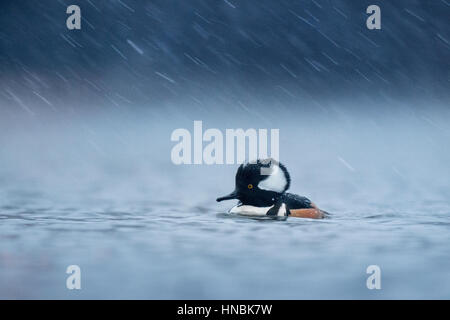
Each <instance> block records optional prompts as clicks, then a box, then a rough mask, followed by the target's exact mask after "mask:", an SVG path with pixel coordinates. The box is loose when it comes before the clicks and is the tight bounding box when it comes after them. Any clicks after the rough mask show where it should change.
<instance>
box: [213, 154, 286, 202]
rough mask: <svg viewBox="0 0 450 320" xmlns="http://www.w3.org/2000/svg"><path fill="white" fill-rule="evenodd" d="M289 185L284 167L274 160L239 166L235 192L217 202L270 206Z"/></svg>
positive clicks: (218, 199)
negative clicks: (227, 201)
mask: <svg viewBox="0 0 450 320" xmlns="http://www.w3.org/2000/svg"><path fill="white" fill-rule="evenodd" d="M290 183H291V178H290V177H289V173H288V171H287V169H286V167H285V166H283V165H282V164H281V163H279V162H277V161H275V160H272V159H267V160H258V161H256V163H246V164H241V165H240V167H239V169H238V171H237V173H236V187H235V190H234V191H233V192H231V193H230V194H229V195H226V196H224V197H220V198H217V201H223V200H230V199H238V200H239V201H241V202H242V204H244V205H252V206H257V207H264V206H270V205H272V204H274V202H275V201H276V200H277V198H278V197H279V196H280V195H281V194H283V193H284V192H285V191H286V190H287V189H288V188H289V185H290Z"/></svg>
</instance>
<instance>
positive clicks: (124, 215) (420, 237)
mask: <svg viewBox="0 0 450 320" xmlns="http://www.w3.org/2000/svg"><path fill="white" fill-rule="evenodd" d="M330 110H331V109H330ZM433 110H435V111H430V110H428V113H427V117H431V118H430V119H433V121H435V123H436V124H437V126H431V125H430V124H429V122H428V121H423V119H422V115H421V114H411V113H408V112H406V111H405V110H403V111H402V110H400V109H396V110H392V111H391V112H390V113H389V114H388V116H383V117H381V118H378V119H377V118H376V117H364V116H361V115H358V114H354V113H345V119H346V121H341V122H340V123H339V125H338V124H334V125H333V123H334V122H335V120H336V114H335V113H333V111H329V112H330V114H328V115H325V114H324V115H320V114H319V115H318V114H317V113H315V115H314V116H313V118H314V119H315V121H312V122H313V123H317V122H320V123H322V128H327V130H314V129H312V128H311V126H310V125H307V124H304V125H302V126H300V127H299V126H297V125H296V123H292V122H289V121H288V117H291V118H292V117H294V116H295V114H293V113H290V114H289V115H288V116H286V118H285V119H281V120H279V121H280V122H283V123H284V125H282V126H281V125H280V126H279V127H280V128H281V131H280V143H281V147H280V149H281V150H280V151H281V154H280V157H281V159H282V162H284V163H285V164H286V166H287V167H288V169H289V170H290V173H291V176H292V187H291V192H295V193H299V194H302V195H306V196H308V197H310V198H311V199H312V200H313V201H314V202H316V203H317V204H318V205H319V206H320V207H322V208H323V209H325V210H327V211H329V212H331V213H332V216H331V218H330V219H325V220H307V219H305V220H304V219H295V218H289V219H288V220H287V221H272V220H258V219H250V218H244V217H237V216H229V215H227V214H225V212H226V211H227V210H228V209H229V208H231V206H232V205H233V204H234V203H233V202H230V201H227V202H223V203H216V202H215V200H214V199H215V198H216V197H217V196H219V195H222V194H225V193H227V192H229V191H231V190H232V188H233V180H234V173H235V170H236V166H235V165H222V166H221V165H213V166H207V165H199V166H175V165H173V164H172V163H171V162H170V149H171V147H172V146H173V145H174V144H173V143H172V142H170V138H169V137H170V132H171V131H172V130H173V129H174V128H179V127H185V128H191V127H192V125H193V123H192V121H193V120H194V119H195V117H196V115H195V114H194V115H192V117H191V118H182V117H180V118H178V119H177V118H172V119H170V120H169V119H164V118H161V117H160V118H159V119H160V121H159V124H157V123H156V122H155V120H154V119H155V114H150V115H149V114H146V115H145V114H143V113H141V114H139V116H140V118H141V119H140V120H139V121H138V120H136V119H135V118H132V119H127V118H123V117H114V116H112V115H111V114H108V117H109V121H105V119H106V118H105V117H106V113H103V114H100V115H97V116H93V117H83V119H82V121H79V120H77V119H76V118H74V119H72V120H71V121H67V122H64V123H63V124H61V122H60V121H56V120H55V119H52V120H49V118H48V116H45V117H44V119H45V120H47V121H42V122H41V121H40V120H41V118H33V119H32V120H26V119H25V120H24V119H22V120H21V122H20V123H21V126H18V128H14V126H11V125H10V126H9V127H8V128H9V131H3V133H4V134H3V135H1V137H2V146H3V149H2V150H3V152H2V154H1V160H2V164H3V165H2V169H1V174H0V187H1V188H0V298H8V299H12V298H58V299H59V298H61V299H66V298H70V299H79V298H80V299H81V298H113V299H115V298H125V299H129V298H138V299H141V298H149V299H152V298H153V299H156V298H171V299H241V298H242V299H244V298H247V299H302V298H306V299H315V298H339V299H341V298H344V299H347V298H357V299H360V298H368V299H384V298H388V299H390V298H449V297H450V251H449V250H448V243H449V240H450V232H449V231H450V202H449V198H448V193H447V192H448V174H447V173H448V162H447V160H448V151H446V150H447V149H445V148H443V147H442V146H445V145H446V143H447V142H446V141H448V140H447V136H446V133H445V131H444V132H441V131H440V130H441V129H442V128H444V129H445V128H447V127H448V122H446V115H447V114H448V113H446V112H444V111H442V110H441V111H437V110H438V109H437V108H436V109H433ZM424 112H425V111H424ZM393 113H402V115H403V117H402V122H401V123H400V124H398V123H397V125H393V124H392V123H391V122H390V120H389V119H390V118H391V116H392V114H393ZM306 115H307V112H302V113H301V116H302V117H303V119H304V120H305V123H308V121H307V119H306V118H305V117H306ZM436 115H442V116H443V117H441V118H439V117H437V116H436ZM299 116H300V115H298V117H299ZM86 119H89V120H86ZM327 119H328V120H327ZM269 120H270V121H272V123H274V125H273V126H274V127H277V125H278V124H279V123H277V121H276V120H275V119H269ZM232 121H236V119H230V118H229V117H228V118H227V117H226V116H224V117H218V118H214V117H211V118H210V119H209V120H207V121H206V120H205V123H204V125H205V127H218V128H222V126H227V127H231V128H234V127H238V124H236V125H234V126H233V125H230V123H229V122H232ZM238 121H242V126H243V127H252V124H253V123H252V122H251V120H249V119H245V118H241V119H240V120H238ZM373 121H375V122H376V123H377V126H374V125H372V126H371V124H370V123H372V122H373ZM392 121H394V120H392ZM236 123H238V122H236ZM245 123H247V125H245ZM408 126H409V127H411V128H412V127H414V128H415V130H414V131H412V130H409V131H407V130H405V129H404V128H405V127H408ZM23 127H26V128H27V130H22V129H21V128H23ZM3 128H5V127H3ZM86 128H87V129H86ZM364 128H370V130H364ZM84 129H86V130H84ZM447 130H448V129H447ZM355 133H356V136H357V137H358V138H356V136H355ZM429 137H432V141H433V142H434V143H430V139H428V138H429ZM411 140H413V141H414V143H413V144H408V143H409V142H410V141H411ZM291 146H298V148H292V147H291ZM305 150H310V152H305ZM283 159H284V160H283ZM340 159H341V160H345V162H346V163H347V165H350V166H351V168H349V167H348V166H347V165H345V164H344V163H343V162H342V161H341V160H340ZM69 265H78V266H80V268H81V272H82V289H81V290H79V291H77V290H72V291H70V290H68V289H66V278H67V276H68V275H67V274H66V273H65V272H66V268H67V267H68V266H69ZM369 265H378V266H380V268H381V272H382V289H381V290H368V289H367V287H366V279H367V277H368V276H369V275H368V274H366V268H367V267H368V266H369Z"/></svg>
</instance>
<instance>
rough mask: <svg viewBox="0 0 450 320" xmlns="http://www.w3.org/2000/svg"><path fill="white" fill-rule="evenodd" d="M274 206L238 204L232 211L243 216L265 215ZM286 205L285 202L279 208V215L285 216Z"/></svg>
mask: <svg viewBox="0 0 450 320" xmlns="http://www.w3.org/2000/svg"><path fill="white" fill-rule="evenodd" d="M272 208H273V205H272V206H270V207H254V206H248V205H237V206H234V207H233V208H231V209H230V211H229V212H230V213H234V214H239V215H243V216H265V215H266V214H267V212H268V211H269V210H270V209H272ZM286 215H287V213H286V205H285V204H284V203H283V204H282V205H281V207H280V209H279V210H278V214H277V216H279V217H284V216H286Z"/></svg>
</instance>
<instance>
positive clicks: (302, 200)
mask: <svg viewBox="0 0 450 320" xmlns="http://www.w3.org/2000/svg"><path fill="white" fill-rule="evenodd" d="M280 200H281V202H283V203H286V205H287V206H288V208H289V209H308V208H312V207H313V206H312V204H311V200H309V199H308V198H306V197H302V196H299V195H297V194H293V193H287V192H286V193H283V194H282V195H281V197H280Z"/></svg>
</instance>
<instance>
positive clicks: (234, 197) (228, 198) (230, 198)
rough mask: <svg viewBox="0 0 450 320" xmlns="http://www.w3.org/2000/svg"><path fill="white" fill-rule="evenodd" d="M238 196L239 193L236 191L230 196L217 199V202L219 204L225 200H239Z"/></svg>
mask: <svg viewBox="0 0 450 320" xmlns="http://www.w3.org/2000/svg"><path fill="white" fill-rule="evenodd" d="M237 196H238V194H237V192H236V190H235V191H233V192H232V193H230V194H228V195H226V196H223V197H219V198H217V199H216V201H217V202H220V201H223V200H232V199H237Z"/></svg>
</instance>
